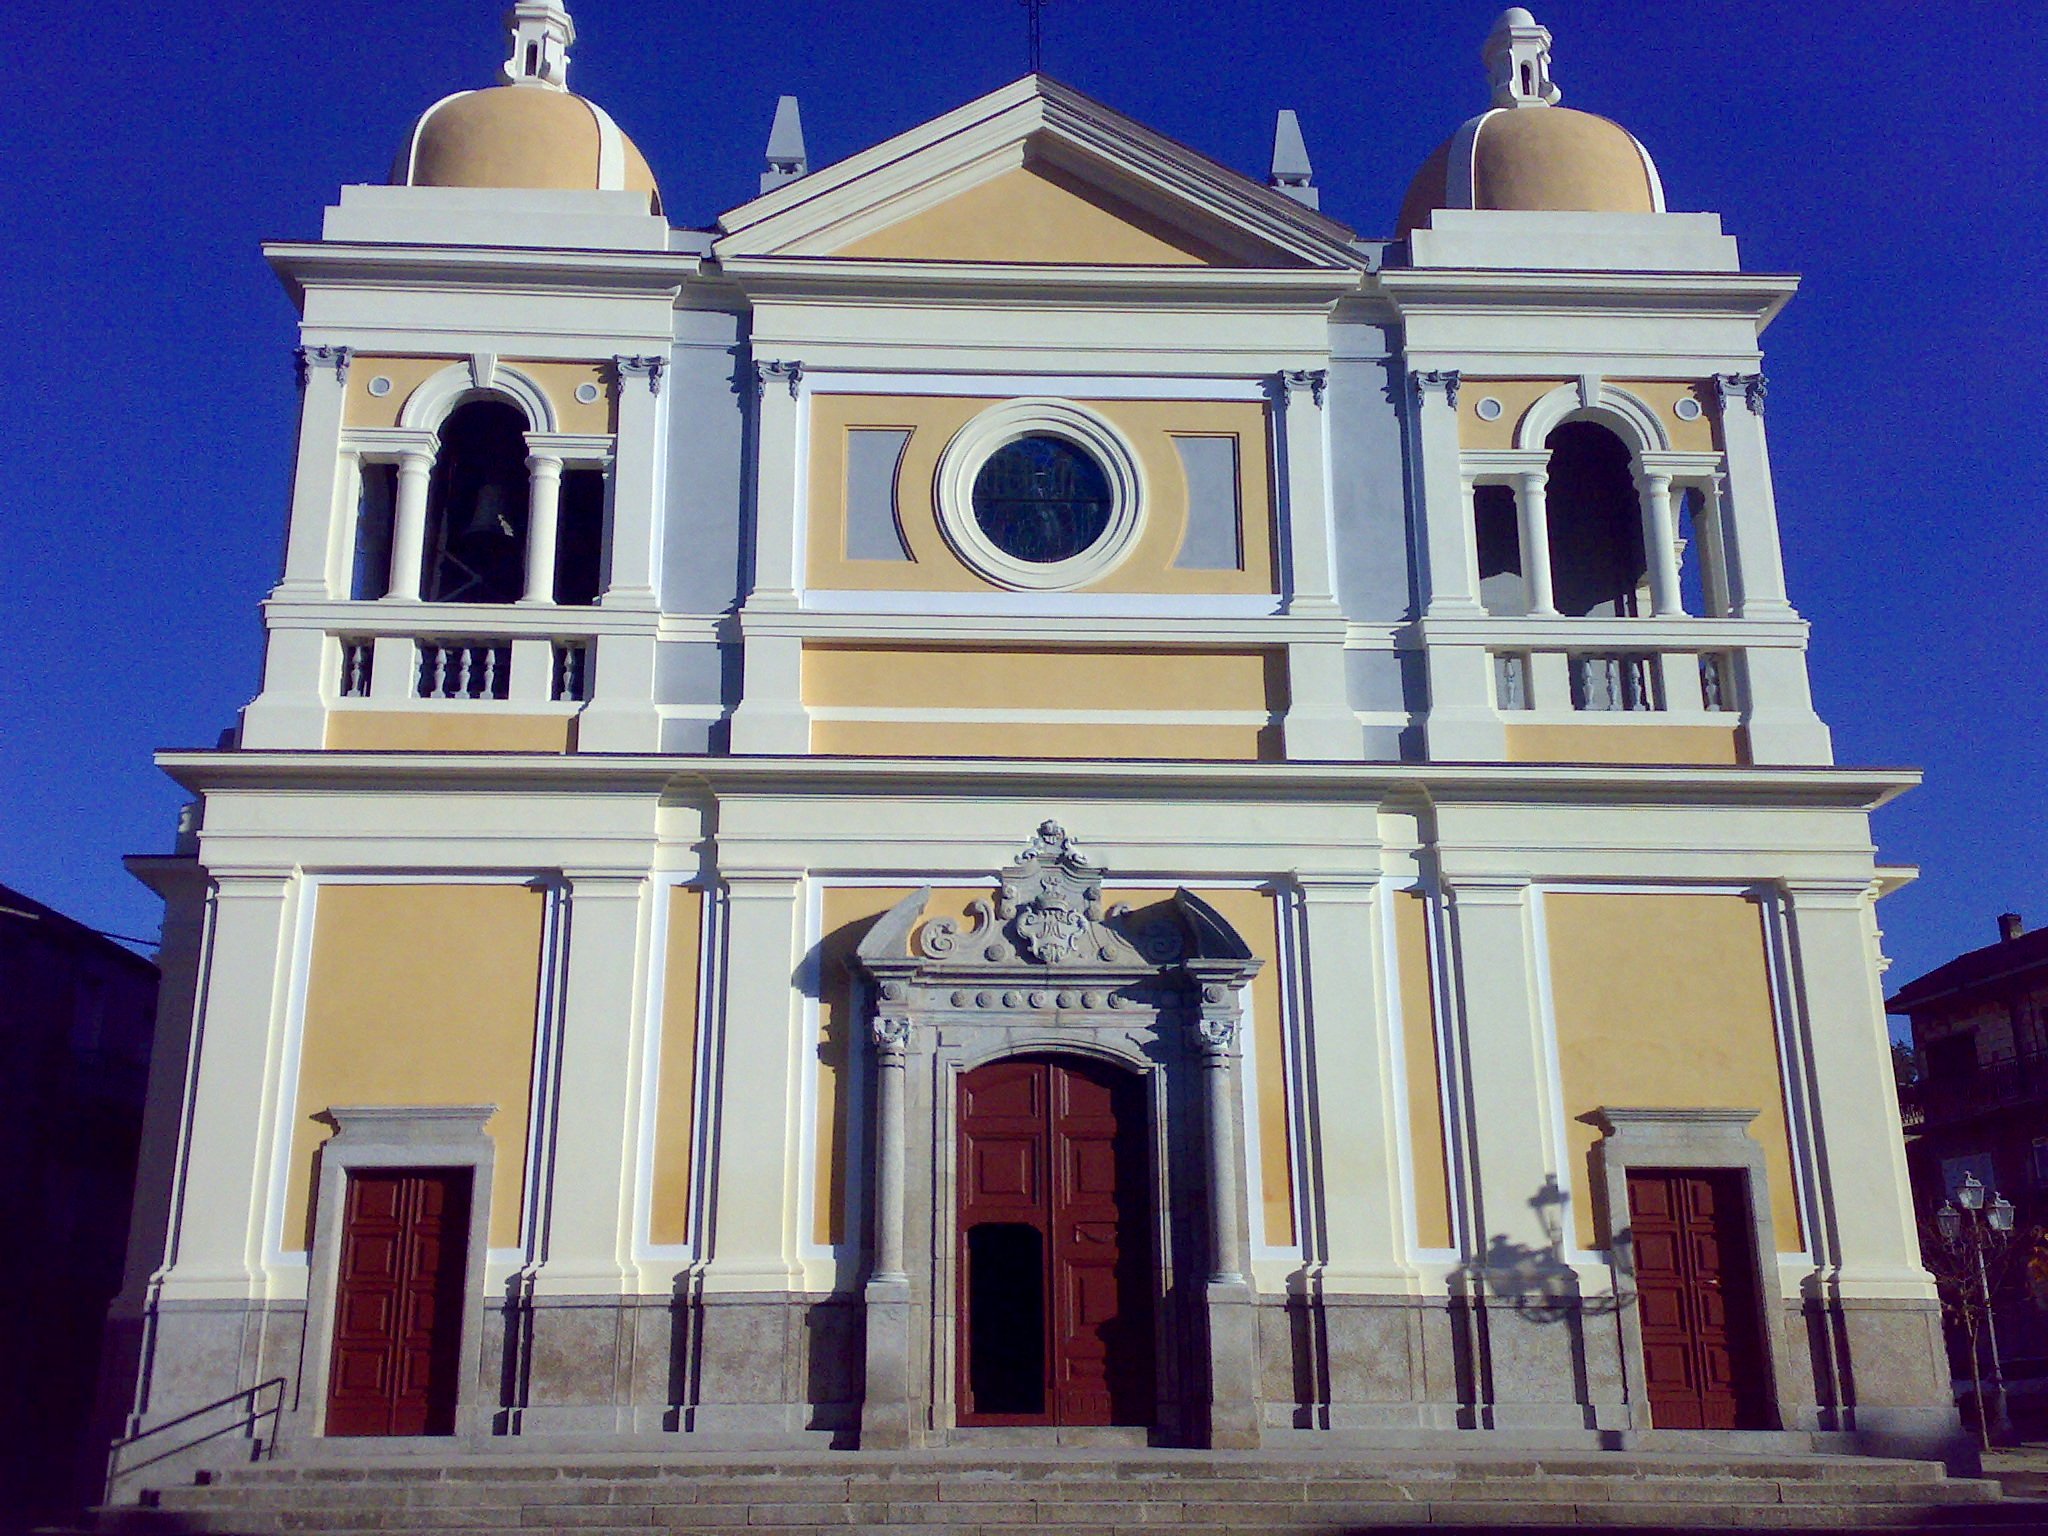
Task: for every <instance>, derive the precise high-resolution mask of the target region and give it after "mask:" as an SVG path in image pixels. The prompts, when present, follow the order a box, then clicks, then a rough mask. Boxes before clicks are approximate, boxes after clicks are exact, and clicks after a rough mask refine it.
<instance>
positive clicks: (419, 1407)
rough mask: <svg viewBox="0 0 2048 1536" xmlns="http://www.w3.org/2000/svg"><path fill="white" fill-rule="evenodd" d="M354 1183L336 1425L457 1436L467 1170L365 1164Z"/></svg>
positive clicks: (332, 1391)
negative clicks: (376, 1166) (369, 1166)
mask: <svg viewBox="0 0 2048 1536" xmlns="http://www.w3.org/2000/svg"><path fill="white" fill-rule="evenodd" d="M347 1188H348V1193H347V1196H346V1200H345V1208H344V1211H343V1215H342V1231H341V1263H340V1273H339V1275H338V1277H337V1285H336V1288H335V1300H334V1350H333V1354H332V1357H331V1360H330V1363H329V1366H328V1373H327V1433H328V1434H330V1435H448V1434H453V1433H454V1432H455V1402H456V1387H457V1381H458V1377H459V1374H460V1370H461V1360H462V1307H463V1286H464V1280H465V1276H466V1275H467V1273H468V1268H469V1215H470V1204H469V1203H470V1172H469V1170H468V1169H466V1168H390V1169H385V1168H373V1169H362V1170H357V1171H351V1172H350V1174H349V1176H348V1186H347Z"/></svg>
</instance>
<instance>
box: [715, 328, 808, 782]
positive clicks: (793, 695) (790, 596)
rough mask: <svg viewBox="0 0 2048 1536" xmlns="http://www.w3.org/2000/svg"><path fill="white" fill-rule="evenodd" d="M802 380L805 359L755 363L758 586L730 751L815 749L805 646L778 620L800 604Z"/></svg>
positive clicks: (748, 620) (746, 624) (744, 614)
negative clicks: (781, 628)
mask: <svg viewBox="0 0 2048 1536" xmlns="http://www.w3.org/2000/svg"><path fill="white" fill-rule="evenodd" d="M803 376H804V365H803V364H802V363H801V362H795V361H790V362H781V361H772V360H765V359H757V360H756V361H755V363H754V382H755V397H756V399H757V401H758V402H759V403H758V407H757V409H758V413H759V414H758V418H757V427H756V433H755V439H756V445H757V458H756V462H755V466H754V571H753V585H752V588H751V589H750V590H749V591H748V593H747V600H746V603H745V605H744V606H743V607H742V608H741V610H740V629H741V635H742V639H743V643H744V645H745V653H744V656H743V657H742V661H741V672H740V686H741V693H740V702H739V707H738V708H737V709H735V710H734V711H733V719H732V750H733V751H734V752H736V753H743V754H751V753H764V754H789V755H794V754H801V753H806V752H809V751H810V749H811V722H810V715H809V714H808V713H807V712H806V711H805V709H804V706H803V682H802V662H803V646H802V642H801V641H800V640H799V639H798V638H797V637H796V636H795V635H792V634H787V633H778V632H777V630H776V617H775V616H776V615H777V614H778V613H787V612H790V611H792V610H793V609H795V608H796V606H797V602H798V599H797V587H798V584H799V580H800V575H799V573H800V572H801V570H802V560H803V551H802V550H801V549H800V548H799V547H798V533H797V530H798V529H799V528H800V527H801V526H802V522H803V519H802V516H801V514H800V507H801V501H800V498H801V496H802V494H803V466H802V464H800V463H799V462H798V458H799V453H800V448H801V443H802V421H803Z"/></svg>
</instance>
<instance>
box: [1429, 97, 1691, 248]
mask: <svg viewBox="0 0 2048 1536" xmlns="http://www.w3.org/2000/svg"><path fill="white" fill-rule="evenodd" d="M1454 157H1455V158H1454ZM1439 208H1490V209H1510V210H1523V211H1528V210H1544V209H1550V210H1559V211H1572V212H1581V213H1662V212H1663V211H1664V189H1663V187H1662V185H1661V184H1660V183H1659V181H1658V179H1657V170H1656V167H1655V166H1654V165H1653V164H1652V163H1651V161H1650V156H1649V152H1648V151H1647V150H1645V149H1644V148H1643V146H1642V145H1641V144H1639V143H1637V142H1636V139H1635V136H1634V135H1633V134H1631V133H1630V132H1629V131H1628V130H1627V129H1626V128H1624V127H1622V126H1621V124H1619V123H1615V122H1610V121H1609V120H1608V119H1606V118H1604V117H1595V116H1594V115H1593V114H1592V113H1590V112H1575V111H1573V110H1572V109H1571V108H1569V107H1552V106H1540V107H1529V108H1521V109H1510V108H1496V109H1494V110H1493V111H1490V112H1483V113H1481V114H1480V115H1479V116H1478V117H1475V118H1473V119H1472V120H1471V121H1470V122H1468V123H1467V124H1465V126H1464V127H1462V128H1460V129H1459V130H1458V131H1457V132H1456V133H1454V134H1452V135H1451V136H1450V138H1448V139H1446V140H1445V141H1444V142H1443V144H1441V145H1440V146H1438V148H1437V151H1436V153H1435V154H1433V155H1431V156H1430V157H1429V159H1428V160H1426V161H1424V162H1423V166H1422V169H1421V170H1420V171H1419V172H1417V173H1416V177H1415V180H1414V181H1413V182H1411V183H1410V184H1409V187H1408V195H1407V197H1405V198H1403V199H1402V201H1401V220H1400V233H1401V234H1403V235H1405V234H1407V233H1408V232H1409V231H1410V230H1412V229H1415V228H1416V227H1417V226H1419V225H1422V224H1426V223H1428V222H1429V216H1430V214H1431V213H1433V212H1434V211H1435V210H1437V209H1439Z"/></svg>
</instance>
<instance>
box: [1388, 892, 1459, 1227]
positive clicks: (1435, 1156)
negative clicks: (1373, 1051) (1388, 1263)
mask: <svg viewBox="0 0 2048 1536" xmlns="http://www.w3.org/2000/svg"><path fill="white" fill-rule="evenodd" d="M1394 962H1395V965H1396V967H1397V968H1398V970H1399V972H1400V997H1401V1054H1402V1060H1403V1062H1404V1063H1405V1065H1406V1068H1407V1078H1408V1081H1407V1090H1408V1146H1409V1153H1408V1157H1409V1162H1410V1164H1411V1166H1412V1167H1413V1170H1414V1178H1415V1236H1416V1240H1417V1241H1418V1242H1420V1243H1421V1245H1422V1246H1423V1247H1425V1248H1448V1247H1450V1246H1451V1203H1450V1202H1451V1195H1450V1170H1449V1166H1448V1163H1447V1161H1446V1158H1445V1156H1444V1109H1443V1075H1442V1070H1441V1064H1440V1063H1439V1062H1438V1060H1437V1054H1436V986H1435V981H1434V977H1433V975H1432V971H1431V966H1430V960H1429V898H1428V896H1427V895H1425V894H1424V893H1423V892H1421V891H1399V892H1396V893H1395V896H1394Z"/></svg>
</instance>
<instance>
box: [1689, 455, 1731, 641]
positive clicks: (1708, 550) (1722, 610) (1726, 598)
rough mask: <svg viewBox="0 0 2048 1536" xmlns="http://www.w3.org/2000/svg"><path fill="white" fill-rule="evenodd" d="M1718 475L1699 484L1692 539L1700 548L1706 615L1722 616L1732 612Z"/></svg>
mask: <svg viewBox="0 0 2048 1536" xmlns="http://www.w3.org/2000/svg"><path fill="white" fill-rule="evenodd" d="M1721 478H1722V477H1721V476H1719V475H1708V476H1707V477H1706V478H1705V479H1704V480H1702V481H1701V482H1700V483H1699V492H1700V506H1699V510H1698V511H1697V512H1696V513H1694V515H1693V539H1694V542H1695V543H1697V544H1698V546H1699V551H1700V588H1701V590H1702V592H1703V593H1704V595H1705V598H1706V609H1707V614H1706V616H1707V617H1708V618H1712V619H1725V618H1727V617H1729V616H1730V615H1731V614H1733V613H1734V612H1735V605H1734V601H1733V598H1732V595H1731V593H1730V591H1729V587H1728V534H1727V529H1726V525H1725V523H1724V522H1723V519H1722V515H1721Z"/></svg>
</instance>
